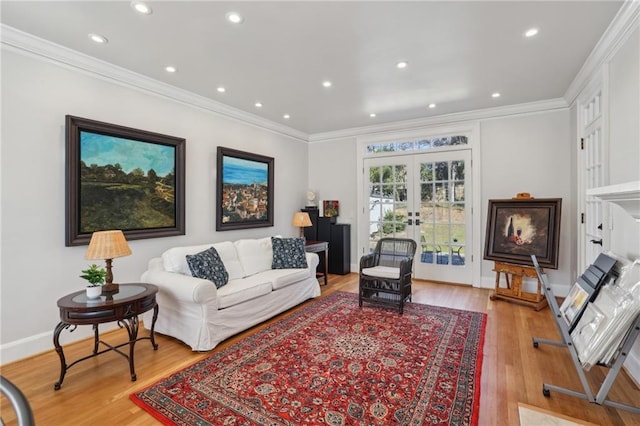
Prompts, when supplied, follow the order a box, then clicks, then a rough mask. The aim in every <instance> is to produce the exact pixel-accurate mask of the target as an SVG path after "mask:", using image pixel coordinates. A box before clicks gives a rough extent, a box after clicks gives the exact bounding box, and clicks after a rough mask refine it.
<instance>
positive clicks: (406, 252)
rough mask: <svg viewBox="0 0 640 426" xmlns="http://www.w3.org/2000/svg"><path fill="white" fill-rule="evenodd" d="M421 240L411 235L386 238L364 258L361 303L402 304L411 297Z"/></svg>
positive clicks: (399, 309)
mask: <svg viewBox="0 0 640 426" xmlns="http://www.w3.org/2000/svg"><path fill="white" fill-rule="evenodd" d="M416 248H417V244H416V242H415V241H414V240H411V239H408V238H382V239H380V240H379V241H378V243H377V244H376V248H375V250H374V252H373V253H371V254H368V255H365V256H362V258H361V259H360V291H359V297H358V305H359V306H360V307H362V303H363V302H367V303H371V304H375V305H382V306H391V307H394V308H398V311H399V312H400V314H402V312H403V311H404V303H405V302H406V301H409V300H411V272H412V269H413V256H414V255H415V252H416Z"/></svg>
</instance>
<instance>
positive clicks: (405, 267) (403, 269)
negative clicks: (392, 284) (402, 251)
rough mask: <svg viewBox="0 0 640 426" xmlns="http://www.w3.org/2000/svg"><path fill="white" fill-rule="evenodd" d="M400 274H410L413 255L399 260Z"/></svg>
mask: <svg viewBox="0 0 640 426" xmlns="http://www.w3.org/2000/svg"><path fill="white" fill-rule="evenodd" d="M398 266H399V267H400V276H403V275H407V274H410V273H411V272H412V271H411V270H412V269H413V257H408V258H406V259H403V260H402V261H401V262H400V265H398Z"/></svg>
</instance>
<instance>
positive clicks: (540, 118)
mask: <svg viewBox="0 0 640 426" xmlns="http://www.w3.org/2000/svg"><path fill="white" fill-rule="evenodd" d="M569 124H570V119H569V111H568V110H561V111H552V112H546V113H539V114H531V115H522V116H514V117H505V118H499V119H494V120H485V121H483V122H482V123H481V125H480V135H481V136H480V137H481V141H482V142H481V143H482V150H481V174H482V178H481V180H482V182H481V185H482V190H481V192H482V206H483V211H482V220H481V223H482V224H483V225H484V224H486V223H487V206H488V200H489V199H508V198H512V197H514V196H515V195H516V193H518V192H528V193H530V194H531V196H532V197H534V198H562V220H561V221H560V247H559V259H558V269H557V270H552V269H547V270H546V271H547V275H548V276H549V282H550V283H551V284H552V285H553V286H554V292H555V293H556V294H558V295H562V296H564V295H566V293H567V292H568V289H569V287H570V285H571V284H573V280H574V279H575V277H574V278H571V276H570V272H571V266H572V264H573V263H574V258H575V243H574V241H575V235H574V229H573V228H574V227H573V223H574V222H575V213H574V212H575V199H574V196H573V192H572V191H571V181H572V180H574V175H571V151H572V147H573V145H572V144H571V132H570V128H569ZM484 239H485V230H484V229H483V232H482V241H483V242H484ZM483 247H484V243H483ZM492 269H493V262H490V261H483V264H482V279H483V281H484V282H485V283H487V284H488V286H493V285H494V284H493V283H495V273H494V272H492ZM485 286H487V285H485ZM563 287H564V288H563Z"/></svg>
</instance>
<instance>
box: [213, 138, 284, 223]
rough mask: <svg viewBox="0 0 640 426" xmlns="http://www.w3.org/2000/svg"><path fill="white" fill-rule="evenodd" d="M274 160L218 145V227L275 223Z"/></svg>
mask: <svg viewBox="0 0 640 426" xmlns="http://www.w3.org/2000/svg"><path fill="white" fill-rule="evenodd" d="M273 162H274V160H273V158H271V157H265V156H262V155H258V154H253V153H249V152H243V151H238V150H235V149H231V148H223V147H218V158H217V195H218V197H217V198H218V205H217V215H216V230H217V231H225V230H231V229H243V228H258V227H266V226H273Z"/></svg>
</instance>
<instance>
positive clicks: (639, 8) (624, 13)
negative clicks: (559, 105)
mask: <svg viewBox="0 0 640 426" xmlns="http://www.w3.org/2000/svg"><path fill="white" fill-rule="evenodd" d="M639 19H640V2H639V1H629V0H627V1H625V2H624V3H623V4H622V6H621V7H620V10H619V11H618V13H617V14H616V16H615V17H614V18H613V20H612V21H611V23H610V24H609V26H608V27H607V29H606V31H605V32H604V34H603V35H602V37H601V38H600V40H599V41H598V43H597V44H596V46H595V47H594V48H593V50H592V51H591V53H590V54H589V57H588V58H587V60H586V61H585V62H584V64H583V65H582V68H580V71H578V74H576V76H575V77H574V79H573V81H572V82H571V84H570V85H569V88H568V89H567V91H566V92H565V94H564V99H565V100H566V102H567V104H569V105H573V103H574V102H576V100H577V99H578V96H580V93H582V91H583V90H584V89H585V87H586V86H587V85H588V84H589V80H590V79H591V77H592V76H593V75H594V74H597V73H598V71H599V69H600V67H601V66H602V65H603V64H605V63H607V62H609V61H610V60H611V58H612V57H613V56H614V55H615V54H616V53H617V52H618V50H619V49H620V47H621V46H622V45H623V44H624V43H625V42H626V41H627V39H628V38H629V36H630V35H631V34H632V33H633V31H634V30H635V29H636V28H637V25H638V20H639Z"/></svg>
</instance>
